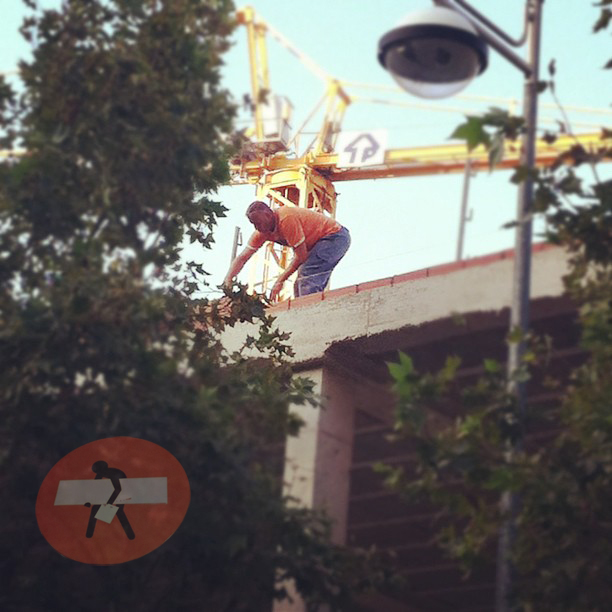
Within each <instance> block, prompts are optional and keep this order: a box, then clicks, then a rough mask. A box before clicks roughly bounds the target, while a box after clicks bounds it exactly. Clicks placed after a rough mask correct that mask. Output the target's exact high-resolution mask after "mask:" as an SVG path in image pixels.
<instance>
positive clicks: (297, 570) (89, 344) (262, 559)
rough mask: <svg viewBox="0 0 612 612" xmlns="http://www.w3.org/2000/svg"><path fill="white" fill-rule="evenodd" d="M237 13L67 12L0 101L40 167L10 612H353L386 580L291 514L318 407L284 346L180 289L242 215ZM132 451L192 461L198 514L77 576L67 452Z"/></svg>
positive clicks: (14, 362) (16, 460)
mask: <svg viewBox="0 0 612 612" xmlns="http://www.w3.org/2000/svg"><path fill="white" fill-rule="evenodd" d="M26 3H27V5H28V6H29V7H30V8H32V9H33V10H35V9H36V6H35V3H33V2H30V1H29V0H28V1H27V2H26ZM232 9H233V7H232V4H231V2H229V1H225V0H215V1H214V2H213V1H206V0H172V1H171V2H170V1H163V2H160V1H159V0H138V1H135V2H134V1H127V0H67V1H66V2H63V3H62V6H61V8H58V9H57V10H47V11H42V12H34V13H33V14H32V16H31V17H28V19H27V20H26V22H25V24H24V27H23V29H22V32H23V33H24V35H25V36H26V37H28V36H30V37H32V38H35V39H36V40H37V46H36V49H35V50H34V54H33V58H32V60H31V61H30V62H23V63H22V64H21V66H20V74H21V78H22V81H23V92H22V93H20V94H17V93H15V92H13V91H12V90H11V89H10V87H9V86H8V85H7V84H6V83H4V82H1V83H0V136H1V137H2V139H3V140H2V145H3V146H10V145H11V144H14V143H17V144H18V145H19V146H23V147H25V149H26V150H27V155H24V156H20V157H18V156H14V157H9V158H8V159H7V161H6V162H5V163H4V162H3V163H1V164H0V389H1V393H0V414H1V419H0V467H1V473H0V481H1V482H2V486H3V491H4V494H5V499H6V503H5V505H4V513H3V522H2V526H1V528H0V529H1V532H2V537H1V538H0V542H1V543H0V557H1V561H0V567H1V573H2V577H3V589H2V590H1V592H0V604H1V606H2V609H3V610H9V611H17V610H25V609H27V610H32V611H33V612H35V611H41V612H42V611H46V610H51V609H67V610H77V609H78V610H84V611H87V610H91V611H92V612H93V611H96V612H97V611H99V610H116V609H119V608H126V607H129V608H130V609H132V610H135V611H138V610H142V611H147V612H150V611H152V610H170V609H172V610H184V611H187V610H210V611H211V612H220V611H224V610H225V611H228V612H229V611H230V610H231V611H232V612H239V611H241V610H244V611H250V610H265V609H269V608H270V606H271V603H272V601H273V600H274V599H275V598H277V599H283V598H286V597H287V592H286V591H285V589H284V586H283V585H282V584H281V583H279V582H278V579H279V578H287V579H292V580H294V581H295V583H296V585H297V588H298V591H299V594H300V595H301V596H302V597H303V598H304V599H305V601H306V602H307V603H308V604H309V605H311V604H312V605H314V603H322V602H326V603H329V604H330V605H331V606H332V607H333V608H334V609H339V608H340V607H344V608H345V609H346V607H347V606H349V605H350V603H348V602H350V601H351V597H352V594H353V591H354V590H361V589H365V588H368V587H370V586H372V585H373V584H374V583H375V582H376V581H377V580H378V579H379V578H380V577H381V575H382V574H384V572H383V570H380V571H379V570H377V569H376V568H378V567H379V566H378V565H377V562H376V559H375V558H374V557H375V555H372V554H370V553H366V552H363V551H356V552H354V553H352V552H350V551H348V550H346V549H342V548H339V547H336V546H333V545H332V544H331V543H330V540H329V534H328V531H329V530H328V525H327V522H326V519H325V518H324V517H323V516H322V515H320V514H319V513H314V512H309V511H306V510H296V509H294V508H291V507H290V504H289V501H290V500H286V499H283V496H282V491H281V478H282V476H281V470H280V464H281V462H282V457H283V444H284V440H285V437H286V435H288V434H294V433H295V432H296V431H297V430H298V428H299V425H300V424H299V422H297V421H296V419H295V418H294V417H292V416H291V414H290V410H289V408H290V406H291V405H293V404H300V403H305V402H311V403H312V402H313V401H314V398H313V394H312V386H311V385H310V383H309V382H308V381H305V380H303V379H299V378H296V377H294V376H293V375H292V372H291V369H290V368H289V366H288V364H287V360H286V359H285V357H286V356H287V354H289V352H290V347H289V346H288V343H287V338H286V337H282V336H281V335H279V334H278V333H276V332H275V331H274V330H273V327H272V319H271V318H270V317H269V316H267V315H266V314H265V311H264V305H263V304H262V303H261V302H260V301H259V300H258V299H257V298H256V297H253V296H248V295H246V294H245V293H244V291H238V292H236V294H235V295H233V296H232V297H233V299H232V301H231V308H230V311H229V313H226V312H222V311H221V309H220V306H221V304H220V303H219V302H210V301H207V300H194V299H193V295H194V293H195V291H196V290H199V289H201V287H202V283H203V281H204V278H205V276H206V274H205V270H204V267H203V266H202V265H201V264H199V263H195V262H192V265H189V266H188V267H189V270H188V273H189V275H188V276H181V272H180V268H181V266H180V262H179V260H180V256H181V244H182V242H183V237H184V236H185V235H188V236H189V237H190V239H191V240H192V241H194V242H197V243H198V244H199V245H200V246H201V247H202V251H203V254H204V253H205V252H206V248H209V247H210V245H211V244H212V230H213V229H214V227H215V225H216V222H217V219H218V218H219V217H221V216H223V214H224V211H225V209H224V207H223V206H222V204H221V203H220V202H218V201H217V200H216V198H215V191H216V189H217V188H218V187H219V186H220V185H222V184H223V183H224V182H225V181H226V180H227V177H228V169H227V160H228V158H229V157H230V156H231V155H232V154H233V149H232V146H231V144H230V143H231V133H232V129H233V124H232V120H233V116H234V109H233V105H232V102H231V100H230V98H229V94H228V93H227V92H226V91H225V90H224V89H223V87H222V86H221V84H220V83H221V77H220V67H221V62H222V56H223V54H224V52H225V51H226V50H227V48H228V46H229V36H230V34H231V31H232V28H233V18H232V16H231V11H232ZM194 194H199V195H198V196H197V197H194ZM202 313H205V314H204V318H205V323H204V324H203V321H202V316H203V315H202ZM240 321H250V322H253V323H255V324H256V326H258V328H259V332H258V333H255V334H254V337H253V339H252V340H251V341H250V343H249V344H250V346H246V347H243V348H242V349H240V350H237V351H233V352H230V351H228V350H227V349H226V348H225V347H224V345H223V343H222V341H221V334H222V332H223V330H224V329H225V328H226V327H227V326H228V325H233V324H235V323H237V322H240ZM196 323H199V325H196ZM194 328H195V329H194ZM114 436H133V437H137V438H144V439H146V440H149V441H151V442H154V443H157V444H159V445H161V446H162V447H164V448H165V449H167V450H168V451H169V452H171V453H172V454H174V455H175V456H176V457H177V459H178V460H179V461H180V462H181V464H182V465H183V467H184V469H185V471H186V472H187V475H188V478H189V481H190V486H191V505H190V508H189V511H188V513H187V516H186V518H185V521H184V523H183V524H182V525H181V527H180V528H179V529H178V531H177V532H176V533H175V535H174V536H173V537H172V538H170V539H169V540H168V541H167V542H165V543H164V544H163V545H162V546H161V547H160V548H158V549H157V550H155V551H153V552H151V553H150V554H148V555H146V556H144V557H141V558H140V559H137V560H135V561H132V562H130V563H126V564H123V565H120V566H105V567H95V566H91V565H84V564H79V563H77V562H75V561H72V560H70V559H66V558H63V557H61V556H59V555H58V554H57V552H56V551H54V550H53V549H52V548H51V547H50V546H49V544H48V543H47V542H46V541H45V540H44V539H43V537H42V535H41V534H40V532H39V530H38V528H37V525H36V519H35V515H34V507H35V503H36V496H37V492H38V489H39V487H40V484H41V482H42V480H43V479H44V477H45V476H46V474H47V473H48V471H49V469H50V468H51V467H52V466H53V465H54V464H55V463H56V462H57V461H58V460H60V459H61V458H62V457H64V456H65V455H66V454H67V453H69V452H70V451H72V450H74V449H75V448H78V447H80V446H82V445H84V444H86V443H88V442H91V441H93V440H97V439H101V438H107V437H114ZM83 510H84V524H85V521H86V513H87V512H88V511H87V509H86V508H83ZM313 602H314V603H313Z"/></svg>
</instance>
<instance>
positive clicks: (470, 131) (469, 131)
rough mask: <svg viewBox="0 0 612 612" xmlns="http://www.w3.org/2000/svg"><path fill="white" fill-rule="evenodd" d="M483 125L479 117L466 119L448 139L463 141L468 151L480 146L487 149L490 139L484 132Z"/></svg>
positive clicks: (483, 122) (482, 120)
mask: <svg viewBox="0 0 612 612" xmlns="http://www.w3.org/2000/svg"><path fill="white" fill-rule="evenodd" d="M484 125H485V121H484V119H483V118H481V117H467V122H466V123H462V124H461V125H459V126H458V127H457V128H456V129H455V131H454V132H453V133H452V134H451V135H450V138H455V139H458V140H465V141H466V144H467V147H468V150H469V151H472V150H473V149H475V148H476V147H477V146H478V145H481V144H482V145H484V146H485V147H488V146H489V144H490V137H489V134H488V133H487V132H486V131H485V129H484Z"/></svg>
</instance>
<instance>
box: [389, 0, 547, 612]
mask: <svg viewBox="0 0 612 612" xmlns="http://www.w3.org/2000/svg"><path fill="white" fill-rule="evenodd" d="M433 2H434V4H436V5H437V7H436V8H434V9H431V10H430V11H423V12H421V13H414V14H412V15H409V16H408V17H407V18H406V19H405V20H404V21H403V22H402V24H401V25H400V26H399V27H397V28H395V29H394V30H391V31H390V32H389V33H387V34H385V35H384V36H383V37H382V38H381V40H380V42H379V52H378V58H379V61H380V62H381V64H382V65H383V66H384V67H385V68H386V69H388V70H389V71H390V72H391V73H392V74H393V77H394V78H395V79H396V81H397V82H398V83H399V85H400V86H401V87H403V88H404V89H406V90H407V91H408V92H410V93H413V94H415V95H417V96H421V97H443V96H449V95H453V94H454V93H456V92H457V91H459V90H460V89H462V88H463V87H465V86H466V85H467V84H468V83H469V81H470V80H471V79H472V78H473V77H474V76H476V73H478V74H480V73H481V72H482V71H483V70H484V69H485V68H486V65H487V55H486V45H485V44H484V43H487V44H488V45H489V46H491V47H492V48H493V49H495V51H497V52H498V53H499V54H500V55H501V56H502V57H504V58H505V59H506V60H508V61H509V62H510V63H511V64H512V65H513V66H514V67H515V68H518V69H519V70H520V71H521V72H522V73H523V75H524V77H525V79H524V95H523V118H524V120H525V133H524V136H523V141H522V147H521V157H520V165H521V166H523V167H526V168H529V169H531V168H533V167H534V165H535V141H536V124H537V96H538V75H539V56H540V30H541V22H542V4H543V2H544V0H526V2H525V25H524V31H523V34H522V36H521V37H520V38H519V39H514V38H511V37H510V36H509V35H508V34H507V33H506V32H505V31H504V30H502V29H501V28H499V27H498V26H497V25H496V24H495V23H493V22H492V21H490V20H489V19H487V18H486V17H485V16H484V15H483V14H482V13H480V12H479V11H477V10H476V9H475V8H474V7H473V6H471V5H470V4H469V3H468V2H466V1H465V0H433ZM449 11H450V12H454V13H455V14H456V15H457V18H456V19H451V18H450V17H449V16H448V12H449ZM466 22H467V23H468V24H469V26H470V27H466ZM474 32H476V33H477V34H478V37H476V38H479V42H476V41H475V40H474ZM525 42H527V44H528V59H527V61H525V60H523V59H522V58H521V57H519V56H518V55H516V54H515V53H514V51H512V49H511V48H510V47H520V46H522V45H523V44H524V43H525ZM463 60H465V61H466V66H464V67H460V66H459V64H460V63H461V62H462V61H463ZM476 66H478V70H476ZM430 67H431V70H429V68H430ZM445 67H446V68H448V69H447V70H445ZM444 75H446V77H447V82H446V83H445V82H443V76H444ZM445 86H446V87H447V88H446V89H445ZM432 94H437V95H432ZM532 203H533V180H532V178H531V173H527V178H526V180H524V181H523V182H522V183H521V184H520V186H519V194H518V204H517V214H516V223H517V225H516V235H515V249H514V278H513V283H512V302H511V306H510V327H511V329H518V330H520V332H521V334H520V336H521V338H524V337H525V334H526V332H527V328H528V326H529V284H530V277H531V236H532V227H531V216H532V208H533V206H532ZM524 350H525V344H524V342H523V341H522V340H521V341H519V342H518V343H510V345H509V350H508V364H507V371H508V389H509V391H510V392H511V393H512V394H514V396H515V398H516V406H517V413H518V414H517V418H518V420H519V421H522V420H523V417H524V413H525V383H524V382H522V381H518V380H513V374H514V373H515V372H516V371H517V370H518V368H519V366H520V364H521V359H522V355H523V353H524ZM519 444H520V443H519ZM517 448H518V446H517V445H515V446H513V447H512V448H511V449H510V452H513V451H514V450H516V449H517ZM501 503H502V508H503V510H505V511H506V512H508V514H509V516H510V517H513V516H514V515H515V513H516V507H517V498H516V496H515V495H511V494H510V493H506V494H504V495H503V497H502V502H501ZM514 529H515V524H514V520H512V518H510V519H509V520H508V521H507V522H506V524H505V525H504V526H503V528H502V530H501V533H500V537H499V544H498V557H497V579H496V595H495V597H496V602H495V603H496V606H495V607H496V610H497V612H509V610H510V603H509V595H510V590H511V586H512V566H511V563H510V560H509V552H510V547H511V544H512V541H513V539H514Z"/></svg>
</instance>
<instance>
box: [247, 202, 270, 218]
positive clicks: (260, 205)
mask: <svg viewBox="0 0 612 612" xmlns="http://www.w3.org/2000/svg"><path fill="white" fill-rule="evenodd" d="M260 210H268V211H269V210H271V209H270V207H269V206H268V205H267V204H266V203H265V202H262V201H261V200H255V201H254V202H251V204H250V205H249V207H248V208H247V211H246V216H247V217H249V216H250V215H251V214H252V213H254V212H258V211H260Z"/></svg>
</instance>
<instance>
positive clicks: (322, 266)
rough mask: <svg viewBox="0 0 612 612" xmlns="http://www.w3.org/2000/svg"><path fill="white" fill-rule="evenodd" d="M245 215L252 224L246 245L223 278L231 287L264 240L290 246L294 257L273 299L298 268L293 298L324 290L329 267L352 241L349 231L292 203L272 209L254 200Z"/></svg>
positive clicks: (282, 276) (332, 266)
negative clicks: (252, 231)
mask: <svg viewBox="0 0 612 612" xmlns="http://www.w3.org/2000/svg"><path fill="white" fill-rule="evenodd" d="M246 215H247V218H248V219H249V221H250V222H251V223H252V224H253V225H254V226H255V232H254V233H253V234H252V235H251V237H250V238H249V241H248V243H247V246H246V248H245V249H244V250H243V251H242V253H240V254H239V255H238V256H237V257H236V259H234V261H233V262H232V263H231V265H230V269H229V271H228V273H227V276H226V277H225V280H224V281H223V284H224V285H225V286H226V287H231V285H232V281H233V279H234V277H235V276H236V275H237V274H238V273H239V272H240V270H242V268H243V267H244V265H245V264H246V262H247V261H248V260H249V259H250V258H251V257H252V256H253V255H254V254H255V253H256V252H257V250H258V249H259V248H260V247H261V246H262V245H263V244H264V243H266V242H268V241H272V242H276V243H277V244H282V245H284V246H290V247H291V248H292V249H293V254H294V255H293V259H292V261H291V263H290V264H289V266H288V267H287V269H286V270H284V271H283V272H282V273H281V275H280V276H279V277H278V278H277V279H276V282H275V283H274V286H273V287H272V291H271V292H270V299H271V300H274V299H275V298H276V297H277V296H278V294H279V293H280V291H281V289H282V288H283V283H284V282H285V281H286V280H287V279H288V278H289V277H290V276H291V275H292V274H293V273H294V272H295V271H296V270H297V271H298V277H297V280H296V282H295V286H294V293H295V296H296V297H300V296H302V295H308V294H310V293H318V292H319V291H323V289H325V286H326V285H327V282H328V281H329V277H330V276H331V273H332V270H333V269H334V268H335V267H336V265H337V264H338V262H339V261H340V260H341V259H342V257H344V254H345V253H346V251H347V250H348V248H349V246H350V244H351V236H350V234H349V231H348V230H347V229H346V228H345V227H343V226H342V225H340V223H338V222H337V221H334V220H333V219H330V218H329V217H327V216H325V215H324V214H322V213H318V212H315V211H313V210H308V209H306V208H299V207H294V206H281V207H280V208H277V209H276V210H272V209H271V208H270V207H269V206H268V205H267V204H266V203H265V202H260V201H255V202H253V203H252V204H251V205H250V206H249V207H248V209H247V212H246Z"/></svg>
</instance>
